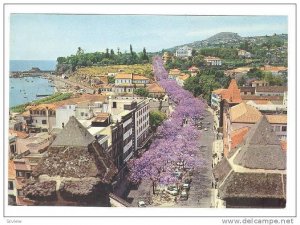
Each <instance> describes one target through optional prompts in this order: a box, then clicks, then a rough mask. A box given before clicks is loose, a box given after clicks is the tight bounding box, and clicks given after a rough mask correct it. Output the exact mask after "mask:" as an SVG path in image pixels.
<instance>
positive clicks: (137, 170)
mask: <svg viewBox="0 0 300 225" xmlns="http://www.w3.org/2000/svg"><path fill="white" fill-rule="evenodd" d="M153 71H154V75H155V79H156V81H157V82H158V83H159V84H160V85H161V86H162V87H163V88H164V89H165V90H166V92H167V94H168V96H169V98H170V100H171V102H172V103H173V104H174V105H175V110H174V111H173V112H172V114H171V116H170V117H169V119H167V120H165V121H164V122H163V123H162V124H161V125H160V126H159V127H158V129H157V133H156V135H155V137H156V138H155V140H154V141H153V142H152V144H151V146H150V148H149V150H148V151H146V152H145V153H144V154H143V155H142V156H141V157H140V158H137V159H134V160H132V161H130V163H129V169H130V179H131V181H132V182H136V183H138V182H140V181H141V180H142V179H150V180H151V181H152V182H153V191H154V186H155V184H157V183H159V184H163V185H166V184H173V183H176V182H177V178H176V177H175V176H174V171H175V168H176V165H177V163H182V164H183V165H184V167H185V168H194V167H196V166H199V165H200V164H201V163H202V161H201V159H197V158H196V157H195V155H196V152H197V151H199V148H198V147H199V138H200V133H199V131H198V130H197V129H196V127H195V126H193V124H194V123H193V121H194V120H196V119H197V118H199V117H200V116H201V115H202V114H203V111H204V108H205V103H204V102H203V101H202V100H201V99H199V98H195V97H194V96H193V95H192V94H191V93H190V92H189V91H186V90H184V89H183V88H182V87H181V86H179V85H178V84H177V83H176V81H174V80H170V79H168V72H167V71H166V70H165V68H164V66H163V62H162V60H161V58H160V57H158V56H156V57H154V58H153ZM187 121H189V122H188V123H187Z"/></svg>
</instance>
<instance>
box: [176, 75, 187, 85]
mask: <svg viewBox="0 0 300 225" xmlns="http://www.w3.org/2000/svg"><path fill="white" fill-rule="evenodd" d="M189 77H190V75H189V74H185V73H181V74H180V75H179V76H178V77H176V82H177V84H178V85H179V86H181V87H183V85H184V82H185V81H186V80H187V79H188V78H189Z"/></svg>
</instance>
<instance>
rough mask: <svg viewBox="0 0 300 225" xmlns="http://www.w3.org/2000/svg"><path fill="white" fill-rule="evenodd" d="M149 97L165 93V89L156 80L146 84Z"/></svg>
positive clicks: (160, 95)
mask: <svg viewBox="0 0 300 225" xmlns="http://www.w3.org/2000/svg"><path fill="white" fill-rule="evenodd" d="M147 90H148V93H149V97H151V98H162V97H164V96H165V95H166V91H165V89H163V88H162V87H161V86H160V85H159V84H158V83H157V82H153V83H152V84H149V85H148V86H147Z"/></svg>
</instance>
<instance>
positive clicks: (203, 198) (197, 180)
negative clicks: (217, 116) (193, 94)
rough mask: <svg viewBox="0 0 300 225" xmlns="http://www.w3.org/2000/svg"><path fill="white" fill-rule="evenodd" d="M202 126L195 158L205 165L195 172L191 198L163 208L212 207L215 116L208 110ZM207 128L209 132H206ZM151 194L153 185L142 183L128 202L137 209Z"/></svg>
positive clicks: (163, 205)
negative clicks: (139, 202) (141, 201)
mask: <svg viewBox="0 0 300 225" xmlns="http://www.w3.org/2000/svg"><path fill="white" fill-rule="evenodd" d="M208 123H209V124H208ZM202 124H203V125H202V127H203V129H202V130H200V133H201V136H200V139H199V151H198V154H197V155H196V156H195V157H197V158H198V159H199V160H202V162H203V163H202V165H201V166H200V167H198V168H195V170H194V172H193V180H192V183H191V188H190V191H189V197H188V199H187V200H178V201H177V203H175V202H170V204H162V205H160V206H161V207H194V208H209V207H211V205H212V194H211V193H212V188H211V182H212V180H211V177H212V147H213V141H214V138H215V134H214V131H213V115H212V113H211V112H210V111H208V110H206V111H205V112H204V119H203V120H202ZM205 127H206V128H207V131H206V130H204V128H205ZM151 192H152V185H151V183H148V182H145V181H142V184H141V185H140V186H139V187H138V189H137V190H131V191H130V193H129V195H128V197H127V200H129V202H131V204H132V206H133V207H137V203H138V201H139V200H141V199H143V200H146V199H148V197H149V196H150V195H151V194H150V193H151ZM152 207H153V206H152ZM154 207H155V206H154ZM158 207H159V206H158Z"/></svg>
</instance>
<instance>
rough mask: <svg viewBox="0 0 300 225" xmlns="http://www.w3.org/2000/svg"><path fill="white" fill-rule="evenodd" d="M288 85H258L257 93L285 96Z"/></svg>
mask: <svg viewBox="0 0 300 225" xmlns="http://www.w3.org/2000/svg"><path fill="white" fill-rule="evenodd" d="M285 92H287V86H258V87H256V89H255V95H258V96H284V93H285Z"/></svg>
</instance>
